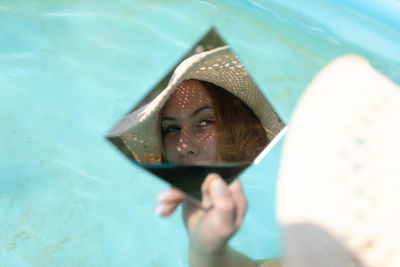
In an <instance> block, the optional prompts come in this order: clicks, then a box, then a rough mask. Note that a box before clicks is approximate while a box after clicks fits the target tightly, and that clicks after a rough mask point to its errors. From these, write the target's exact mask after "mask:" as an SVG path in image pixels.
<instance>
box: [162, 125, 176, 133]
mask: <svg viewBox="0 0 400 267" xmlns="http://www.w3.org/2000/svg"><path fill="white" fill-rule="evenodd" d="M176 131H179V127H176V126H169V127H167V128H165V129H164V134H170V133H173V132H176Z"/></svg>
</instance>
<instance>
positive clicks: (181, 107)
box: [107, 30, 285, 200]
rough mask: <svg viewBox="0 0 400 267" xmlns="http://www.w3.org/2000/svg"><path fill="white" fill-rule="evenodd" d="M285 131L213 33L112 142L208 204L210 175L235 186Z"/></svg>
mask: <svg viewBox="0 0 400 267" xmlns="http://www.w3.org/2000/svg"><path fill="white" fill-rule="evenodd" d="M284 126H285V125H284V123H283V122H282V121H281V119H280V118H279V116H278V115H277V113H276V112H275V111H274V110H273V108H272V106H271V105H270V104H269V102H268V101H267V100H266V98H265V97H264V96H263V94H262V93H261V91H260V90H259V88H258V87H257V86H256V84H255V83H254V82H253V81H252V79H251V78H250V76H249V74H248V73H247V71H246V69H245V68H244V66H243V65H242V64H241V63H240V62H239V59H238V58H237V57H236V56H235V55H234V54H233V53H232V51H231V50H230V48H229V47H228V46H226V45H225V43H224V42H223V41H222V39H221V38H220V36H219V35H218V34H217V32H216V31H215V30H211V31H210V32H209V33H208V34H207V35H206V36H205V37H204V38H203V39H202V40H201V41H200V42H199V43H198V44H196V45H195V46H194V48H193V49H192V50H191V51H190V52H189V53H188V55H187V56H186V57H185V58H184V59H183V60H182V61H181V62H180V63H179V64H178V65H177V66H176V67H175V68H174V69H173V70H172V71H171V72H170V73H169V74H168V75H166V76H165V77H164V79H162V81H161V82H160V83H159V84H158V85H157V86H156V87H155V88H153V89H152V90H151V91H150V92H149V93H148V95H147V96H146V97H145V99H143V100H142V101H141V102H140V103H139V104H138V105H136V107H135V108H133V110H132V111H131V112H129V113H128V114H127V115H126V116H125V117H124V118H123V119H122V121H121V122H120V123H119V124H118V125H116V126H115V127H114V128H113V129H112V130H111V131H110V133H109V134H108V136H107V137H108V139H109V140H110V141H111V142H112V143H113V144H114V145H115V146H116V147H117V148H118V149H119V150H120V151H122V152H123V153H124V154H125V155H126V156H127V157H128V158H129V159H131V160H132V162H134V163H135V164H138V165H139V166H141V167H143V168H145V169H146V170H148V171H150V172H152V173H153V174H155V175H157V176H158V177H160V178H161V179H163V180H165V181H167V182H168V183H170V184H171V185H172V186H174V187H176V188H178V189H180V190H182V191H183V192H185V193H186V194H187V195H189V196H191V197H193V199H197V200H201V193H200V188H201V184H202V182H203V180H204V179H205V177H206V176H207V174H209V173H212V172H215V173H218V174H220V175H221V176H222V178H223V179H225V180H226V181H227V182H228V183H229V182H231V181H232V180H233V179H235V178H236V177H238V175H239V174H240V173H241V172H242V171H243V170H245V169H246V168H247V167H249V166H250V165H251V164H253V163H254V162H255V161H256V159H260V157H263V156H265V154H266V152H267V151H268V150H269V149H270V148H271V146H272V145H273V144H274V143H276V139H278V137H279V136H280V132H281V131H282V129H283V128H284Z"/></svg>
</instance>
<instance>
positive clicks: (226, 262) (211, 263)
mask: <svg viewBox="0 0 400 267" xmlns="http://www.w3.org/2000/svg"><path fill="white" fill-rule="evenodd" d="M189 260H190V266H191V267H255V266H256V263H255V262H254V261H252V260H251V259H249V258H248V257H246V256H245V255H243V254H241V253H239V252H237V251H234V250H233V249H230V248H228V247H225V248H224V249H222V250H220V251H218V252H214V253H209V252H200V251H198V250H196V249H194V248H189Z"/></svg>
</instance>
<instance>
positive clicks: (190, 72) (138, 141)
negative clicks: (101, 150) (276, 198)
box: [108, 46, 284, 162]
mask: <svg viewBox="0 0 400 267" xmlns="http://www.w3.org/2000/svg"><path fill="white" fill-rule="evenodd" d="M188 79H197V80H201V81H207V82H210V83H213V84H215V85H217V86H219V87H222V88H224V89H225V90H227V91H228V92H230V93H232V94H233V95H235V96H236V97H238V98H239V99H241V100H242V101H243V102H244V103H245V104H246V105H248V106H249V107H250V108H251V109H252V110H253V112H254V113H255V115H256V116H257V117H258V118H259V120H260V121H261V123H262V125H263V126H264V128H265V130H266V132H267V136H268V138H269V139H270V140H272V139H273V138H274V137H275V136H276V135H277V134H278V133H279V131H280V130H281V129H282V128H283V127H284V124H283V122H282V121H281V120H280V119H279V117H278V116H277V114H276V113H275V112H274V110H273V108H272V107H271V105H270V104H269V103H268V101H266V99H265V97H264V96H263V95H262V93H261V91H260V90H259V89H258V88H257V86H256V85H255V83H254V82H253V81H252V80H251V78H250V77H249V75H248V73H247V71H246V70H245V68H244V67H243V65H242V64H240V62H239V61H238V59H237V58H236V57H235V55H233V54H232V52H231V51H230V49H229V47H227V46H224V47H220V48H216V49H213V50H210V51H207V52H203V53H199V54H197V55H194V56H191V57H189V58H187V59H185V60H184V61H182V62H181V63H180V64H179V65H178V67H177V68H176V70H175V71H174V73H173V75H172V77H171V79H170V81H169V83H168V85H167V87H166V88H165V89H164V90H163V91H162V92H161V93H160V94H159V95H158V96H157V97H156V98H154V100H152V101H151V102H150V103H148V104H146V105H145V106H143V107H142V108H140V109H138V110H136V111H134V112H132V113H130V114H128V115H127V116H126V117H125V118H124V119H123V120H122V121H121V122H120V123H119V124H118V125H117V126H116V127H115V128H114V129H113V130H112V131H111V132H110V133H109V135H108V136H109V137H113V138H115V137H118V138H120V139H121V140H122V142H123V143H124V144H125V146H126V147H127V148H128V149H129V151H130V152H131V153H132V154H133V155H134V156H135V158H136V160H137V161H139V162H160V161H161V142H160V140H161V137H160V129H159V114H160V111H161V109H162V108H163V106H164V104H165V103H166V102H167V101H168V99H169V97H170V96H171V94H172V93H173V92H174V91H175V89H176V88H177V86H178V85H180V84H181V83H182V82H183V81H184V80H188Z"/></svg>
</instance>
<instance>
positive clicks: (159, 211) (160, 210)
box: [154, 203, 165, 216]
mask: <svg viewBox="0 0 400 267" xmlns="http://www.w3.org/2000/svg"><path fill="white" fill-rule="evenodd" d="M164 208H165V204H164V203H160V204H158V205H157V207H156V208H155V209H154V214H155V215H158V216H160V215H161V214H162V213H163V211H164Z"/></svg>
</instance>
